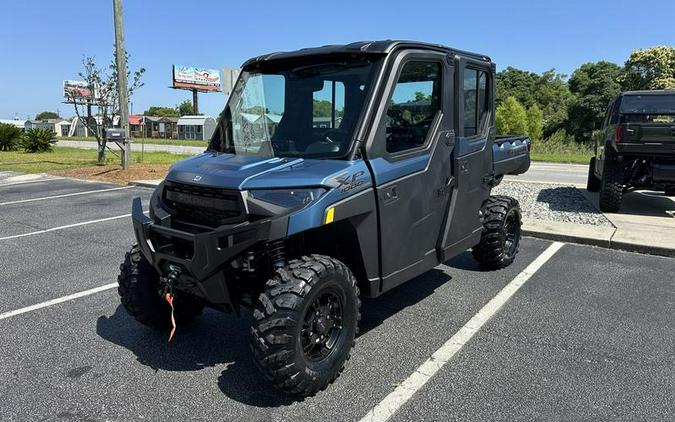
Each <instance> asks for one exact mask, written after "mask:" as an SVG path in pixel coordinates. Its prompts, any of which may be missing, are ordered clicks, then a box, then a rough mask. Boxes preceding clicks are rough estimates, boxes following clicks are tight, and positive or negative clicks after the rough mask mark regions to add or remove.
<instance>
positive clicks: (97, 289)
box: [0, 283, 117, 320]
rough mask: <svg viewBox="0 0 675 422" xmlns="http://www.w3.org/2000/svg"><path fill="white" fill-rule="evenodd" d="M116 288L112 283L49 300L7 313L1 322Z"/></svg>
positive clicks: (115, 284)
mask: <svg viewBox="0 0 675 422" xmlns="http://www.w3.org/2000/svg"><path fill="white" fill-rule="evenodd" d="M115 287H117V283H110V284H106V285H103V286H99V287H94V288H93V289H89V290H85V291H82V292H78V293H73V294H72V295H68V296H63V297H59V298H57V299H52V300H48V301H46V302H42V303H37V304H35V305H31V306H26V307H25V308H21V309H17V310H14V311H9V312H5V313H2V314H0V320H2V319H6V318H11V317H13V316H17V315H21V314H25V313H27V312H32V311H36V310H38V309H42V308H46V307H48V306H53V305H58V304H59V303H63V302H68V301H69V300H74V299H78V298H81V297H84V296H89V295H93V294H94V293H99V292H103V291H106V290H110V289H112V288H115Z"/></svg>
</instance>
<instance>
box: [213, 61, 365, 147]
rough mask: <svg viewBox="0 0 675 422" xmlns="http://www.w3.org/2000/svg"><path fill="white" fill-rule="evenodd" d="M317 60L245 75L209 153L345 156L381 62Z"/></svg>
mask: <svg viewBox="0 0 675 422" xmlns="http://www.w3.org/2000/svg"><path fill="white" fill-rule="evenodd" d="M314 60H315V61H314V62H307V61H304V62H302V63H298V62H297V61H296V62H283V63H273V64H267V66H266V67H265V68H262V69H260V70H255V71H246V70H245V71H243V72H242V74H241V76H240V79H239V82H238V84H237V87H236V88H235V91H234V92H233V93H232V95H231V96H230V99H229V101H228V103H227V105H226V106H225V110H223V112H222V113H221V115H220V118H219V121H218V125H217V128H216V131H215V132H214V134H213V137H212V138H211V142H210V143H209V149H210V150H212V151H218V152H225V153H231V154H237V155H260V156H265V157H271V156H277V157H303V158H337V157H341V156H343V155H345V154H346V153H347V151H348V150H349V148H350V146H351V142H352V139H353V136H354V130H355V127H356V123H357V121H358V119H359V117H360V115H361V112H362V109H363V104H364V100H365V96H366V93H367V92H368V89H369V88H370V84H371V82H372V79H373V74H374V72H375V67H376V64H377V62H376V61H375V60H373V59H369V58H358V59H354V58H350V59H349V60H343V61H341V60H339V58H334V59H326V58H325V57H324V58H321V59H319V58H315V59H314ZM319 60H320V61H319Z"/></svg>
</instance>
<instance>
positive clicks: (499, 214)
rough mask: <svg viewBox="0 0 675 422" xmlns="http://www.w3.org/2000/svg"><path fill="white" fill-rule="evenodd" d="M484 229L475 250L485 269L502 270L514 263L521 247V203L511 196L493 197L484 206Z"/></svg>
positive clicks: (474, 252)
mask: <svg viewBox="0 0 675 422" xmlns="http://www.w3.org/2000/svg"><path fill="white" fill-rule="evenodd" d="M482 213H483V232H482V234H481V238H480V243H478V245H476V246H474V247H473V250H472V251H471V252H472V253H473V256H474V258H476V260H477V261H478V262H479V263H480V264H481V266H482V267H483V268H486V269H489V270H498V269H501V268H505V267H508V266H509V265H511V263H512V262H513V260H514V259H515V258H516V255H517V254H518V251H519V249H520V238H521V226H522V217H521V211H520V205H519V204H518V201H517V200H516V199H515V198H511V197H510V196H491V197H490V198H488V200H487V201H486V202H485V204H484V205H483V209H482Z"/></svg>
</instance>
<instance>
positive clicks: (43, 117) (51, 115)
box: [35, 111, 59, 120]
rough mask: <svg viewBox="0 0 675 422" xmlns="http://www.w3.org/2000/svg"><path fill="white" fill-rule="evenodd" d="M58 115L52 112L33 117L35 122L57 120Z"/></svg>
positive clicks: (44, 112)
mask: <svg viewBox="0 0 675 422" xmlns="http://www.w3.org/2000/svg"><path fill="white" fill-rule="evenodd" d="M58 118H59V115H58V114H57V113H54V112H53V111H43V112H42V113H38V114H37V116H35V120H47V119H58Z"/></svg>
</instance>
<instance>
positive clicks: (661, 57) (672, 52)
mask: <svg viewBox="0 0 675 422" xmlns="http://www.w3.org/2000/svg"><path fill="white" fill-rule="evenodd" d="M619 82H621V86H622V88H623V89H624V90H637V89H669V88H675V47H671V46H665V45H662V46H657V47H652V48H646V49H643V50H636V51H633V52H632V53H631V55H630V58H629V59H628V61H626V64H625V66H624V69H623V72H622V73H621V75H620V77H619Z"/></svg>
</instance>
